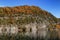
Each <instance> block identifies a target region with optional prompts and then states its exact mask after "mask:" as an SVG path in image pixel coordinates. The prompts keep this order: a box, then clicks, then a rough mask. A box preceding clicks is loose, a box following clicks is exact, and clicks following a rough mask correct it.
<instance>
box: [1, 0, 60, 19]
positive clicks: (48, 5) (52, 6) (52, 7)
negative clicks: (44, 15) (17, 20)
mask: <svg viewBox="0 0 60 40" xmlns="http://www.w3.org/2000/svg"><path fill="white" fill-rule="evenodd" d="M23 5H29V6H33V5H34V6H38V7H40V8H41V9H43V10H46V11H48V12H50V13H52V15H54V16H55V17H57V18H60V0H0V7H6V6H11V7H13V6H23Z"/></svg>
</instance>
